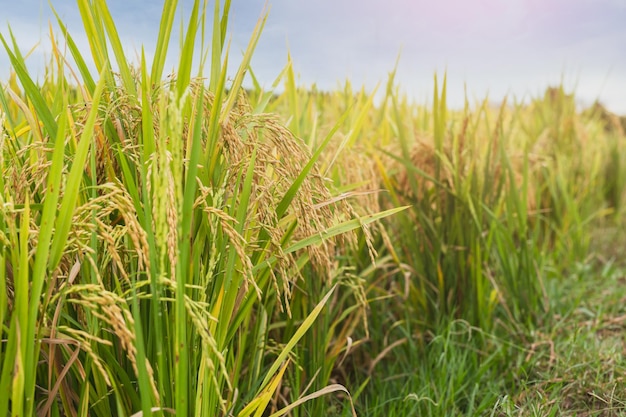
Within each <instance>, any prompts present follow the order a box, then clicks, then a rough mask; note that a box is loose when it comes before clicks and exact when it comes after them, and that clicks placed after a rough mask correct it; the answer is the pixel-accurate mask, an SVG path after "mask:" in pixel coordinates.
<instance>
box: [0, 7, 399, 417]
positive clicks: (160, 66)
mask: <svg viewBox="0 0 626 417" xmlns="http://www.w3.org/2000/svg"><path fill="white" fill-rule="evenodd" d="M78 7H79V10H80V13H81V16H82V19H83V23H84V28H85V33H86V35H87V37H88V39H89V41H90V49H91V56H90V57H89V58H88V57H86V56H84V55H83V53H84V51H79V50H78V49H77V47H76V44H75V42H74V41H73V38H72V35H71V34H70V33H69V32H68V31H67V30H66V29H65V28H64V26H63V22H62V21H61V20H59V21H58V23H59V26H60V28H61V31H62V34H63V37H64V40H65V42H66V44H67V47H68V50H69V51H70V53H71V57H72V59H73V61H74V62H75V65H76V67H75V68H76V69H77V70H78V74H80V75H78V74H77V73H76V72H74V69H72V68H70V67H68V66H67V61H68V60H67V58H68V57H66V56H64V55H63V54H62V52H61V50H62V48H61V47H60V46H59V45H58V44H57V43H56V41H55V40H54V36H53V35H52V34H53V32H52V30H51V35H52V36H53V45H52V46H53V56H52V61H51V63H50V66H49V67H48V71H47V74H46V77H45V80H44V82H43V84H42V85H40V86H38V85H36V83H35V82H34V81H33V79H32V78H31V76H30V74H29V72H28V69H27V68H26V63H25V59H24V57H23V56H22V55H21V53H20V51H19V49H18V48H17V44H16V40H15V38H14V37H13V35H12V34H11V33H10V32H9V36H8V37H5V36H2V38H0V39H1V40H2V42H3V44H4V47H5V49H6V51H7V53H8V55H9V58H10V60H11V63H12V65H13V68H14V70H15V74H16V76H17V78H12V79H11V80H10V83H9V85H8V86H7V87H6V88H4V89H3V91H2V100H1V103H2V113H1V114H2V122H3V123H2V125H3V130H2V151H1V154H2V160H1V162H2V166H1V169H2V172H3V182H4V184H3V190H4V191H3V193H2V208H3V209H2V210H3V212H2V222H0V223H1V224H2V248H1V250H0V257H1V259H0V261H1V262H2V263H3V264H4V265H5V266H6V268H2V275H3V277H4V279H3V282H4V283H5V285H3V286H2V290H3V291H2V293H1V294H0V306H1V307H2V308H1V310H2V312H1V314H2V317H1V318H2V323H3V324H5V325H6V327H4V330H3V339H4V340H6V343H3V344H2V352H3V354H2V361H1V364H0V366H1V368H2V374H1V377H0V388H1V389H2V390H3V392H7V393H10V395H7V396H2V397H3V399H2V401H0V415H6V414H7V413H9V412H10V413H11V414H12V415H33V414H34V413H35V412H36V413H38V414H41V415H103V416H104V415H107V416H109V415H131V414H133V415H135V413H139V414H143V415H150V414H158V415H162V414H168V413H173V412H176V413H177V414H180V415H233V414H236V415H240V416H248V415H256V416H259V415H262V414H263V413H264V412H266V410H273V411H275V412H276V415H281V414H284V413H286V412H288V411H289V409H290V408H293V407H294V406H295V405H297V404H298V402H297V401H294V403H293V404H292V405H291V406H290V407H287V408H283V410H282V411H278V409H279V408H281V407H280V404H276V403H274V404H273V405H270V402H271V401H272V399H274V398H275V397H276V395H277V392H278V389H279V387H280V386H281V383H282V381H283V380H284V375H285V372H286V371H287V369H290V368H292V367H293V365H290V363H291V362H293V361H294V360H295V361H299V358H296V357H294V356H293V355H294V352H295V349H296V346H297V345H298V344H299V343H300V341H301V339H302V338H303V336H304V335H305V334H306V333H307V331H308V330H309V329H311V327H312V325H313V323H314V322H315V321H316V319H317V318H318V316H319V315H320V313H321V312H322V311H323V310H324V309H325V308H327V304H328V303H329V300H331V297H333V296H334V295H335V294H337V293H338V292H342V293H344V292H345V291H343V290H341V291H340V290H338V289H337V287H341V288H347V289H348V290H349V288H350V287H349V286H347V285H345V284H344V283H342V279H341V276H342V274H341V272H340V271H339V270H337V267H336V265H335V264H334V260H333V259H334V251H335V245H336V242H335V241H336V238H337V236H338V235H342V234H345V233H349V232H351V231H352V230H355V229H359V228H361V227H365V226H366V225H367V224H368V223H371V222H373V221H376V220H378V219H380V218H383V217H385V216H387V215H390V214H393V213H395V212H398V211H399V210H401V209H393V210H389V211H387V212H383V213H377V214H373V215H370V216H368V217H359V218H353V216H352V213H351V211H350V209H349V206H348V205H347V203H346V202H345V201H343V199H342V198H336V197H334V196H333V195H332V192H331V189H330V188H329V187H328V184H327V183H326V182H325V180H324V178H323V177H322V175H321V173H320V172H319V168H318V161H317V160H318V158H319V155H320V153H321V151H322V150H323V147H324V144H328V143H329V142H330V139H331V138H332V135H329V136H328V137H327V139H325V141H324V142H323V143H322V144H320V147H319V152H316V153H311V152H310V151H309V150H308V149H307V148H306V146H304V144H303V143H302V142H301V141H300V140H299V139H298V138H296V137H294V136H293V134H292V133H291V132H290V131H289V130H287V129H286V128H285V127H283V126H282V125H281V124H280V123H278V122H277V121H276V119H275V118H274V117H272V116H270V115H267V114H259V113H254V112H253V111H252V109H251V107H250V106H249V104H248V103H247V101H246V99H245V98H244V96H243V95H242V94H241V84H242V82H243V78H244V76H245V74H246V71H247V69H248V64H249V61H250V57H251V55H252V52H253V50H254V46H255V45H256V42H257V41H258V38H259V36H260V33H261V30H262V28H263V24H264V21H265V15H263V16H262V17H261V19H260V20H259V23H258V25H257V27H256V28H255V30H254V32H253V35H252V39H251V41H250V44H249V47H248V50H247V51H246V52H245V54H244V59H243V62H242V63H241V66H240V67H239V69H238V71H237V72H236V74H235V77H234V80H233V81H232V82H231V83H229V84H227V83H226V73H227V65H228V50H227V49H226V48H225V38H226V31H227V23H228V17H227V16H228V12H229V8H230V2H229V1H226V2H225V3H224V4H223V5H222V4H221V3H220V2H216V3H215V8H214V11H213V19H212V20H213V25H212V30H211V29H209V30H210V31H211V33H212V35H211V44H210V45H205V38H204V33H205V32H207V31H209V30H207V28H206V27H205V21H206V16H207V3H206V2H204V3H202V2H200V1H195V2H194V4H193V9H192V11H191V14H190V16H189V21H188V23H187V25H186V26H185V28H184V32H183V39H182V49H181V50H180V59H179V63H178V66H177V70H176V72H175V76H174V78H173V79H172V80H171V81H162V79H163V73H164V66H165V58H166V56H167V54H168V45H169V43H170V42H169V40H170V37H171V32H172V30H173V19H174V16H175V13H174V12H175V10H176V9H177V2H176V1H171V0H169V1H166V2H165V3H164V9H163V19H162V21H161V26H160V30H159V37H158V42H157V47H156V53H155V54H154V55H155V58H154V61H153V63H152V65H151V67H149V66H148V63H147V62H146V60H145V58H144V56H145V55H144V54H143V52H142V62H141V63H140V65H139V66H138V67H133V66H131V65H129V63H128V61H127V59H126V57H125V52H124V50H123V48H122V44H121V42H120V39H119V37H118V33H117V30H116V27H115V24H114V22H113V20H112V18H111V15H110V12H109V10H108V8H107V4H106V2H105V1H100V0H98V1H94V2H87V1H82V0H81V1H78ZM198 44H199V45H198ZM198 48H199V50H200V51H201V52H200V62H199V66H198V68H197V69H196V70H197V76H196V77H194V76H193V72H194V69H193V67H192V62H193V57H194V51H196V50H197V49H198ZM209 56H210V57H211V60H210V70H209V72H210V79H209V83H208V87H206V86H205V85H204V83H203V82H202V81H201V78H199V77H200V76H202V74H204V73H205V60H206V58H207V57H209ZM89 60H91V61H93V62H94V64H95V67H96V70H97V71H98V75H94V74H92V73H91V72H90V71H89V69H88V65H87V62H88V61H89ZM114 63H115V66H114ZM348 240H349V239H348ZM306 271H310V273H313V272H314V273H315V279H316V281H319V284H318V283H317V282H309V281H303V280H302V277H303V275H304V274H305V272H306ZM298 288H302V289H303V290H304V291H306V294H307V295H306V298H305V299H304V300H303V301H298V300H297V297H295V296H294V291H300V290H299V289H298ZM349 291H350V290H349ZM282 315H285V318H283V319H281V321H279V322H276V319H277V318H278V317H281V316H282ZM284 320H286V322H285V321H284ZM324 372H325V374H327V373H328V371H324ZM327 379H328V378H326V380H327ZM326 385H327V384H323V385H322V386H320V388H319V389H318V390H316V392H314V393H311V392H308V393H307V394H308V397H305V398H303V399H302V400H301V401H300V403H301V402H304V401H305V400H307V399H312V398H316V397H317V396H319V395H322V394H325V393H330V392H334V391H337V390H344V391H345V388H344V387H343V386H340V385H330V386H326ZM297 388H299V387H297ZM299 392H300V391H299ZM302 393H303V394H304V391H302ZM174 410H175V411H174Z"/></svg>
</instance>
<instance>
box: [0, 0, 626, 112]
mask: <svg viewBox="0 0 626 417" xmlns="http://www.w3.org/2000/svg"><path fill="white" fill-rule="evenodd" d="M51 2H52V4H53V5H54V7H55V8H57V10H58V12H59V13H60V14H61V16H62V17H63V18H64V20H65V22H66V24H67V25H68V27H69V29H70V31H71V32H72V33H73V36H74V38H75V40H76V41H77V42H78V43H79V46H81V47H83V48H87V42H86V39H85V37H84V36H83V35H82V27H81V24H80V22H79V14H78V9H77V6H76V3H75V2H74V1H71V0H51ZM179 3H180V5H181V6H182V7H184V8H185V9H187V10H188V9H189V6H190V5H191V0H180V2H179ZM264 3H265V0H233V1H232V9H231V18H232V19H231V26H230V36H231V38H232V48H233V51H232V52H231V56H233V57H237V56H239V51H240V50H242V49H243V48H244V47H245V45H246V43H247V40H248V38H249V35H250V32H251V30H252V29H253V27H254V24H255V22H256V19H257V18H258V17H259V15H260V14H261V12H262V9H263V5H264ZM269 4H270V7H271V10H270V15H269V19H268V22H267V26H266V29H265V31H264V34H263V36H262V39H261V42H260V44H259V47H258V49H257V52H256V54H255V57H254V59H253V62H252V65H253V69H254V71H255V73H256V74H257V76H258V78H259V79H260V81H261V82H262V83H263V84H264V85H265V86H267V87H269V86H270V85H271V83H272V81H273V80H274V78H275V77H276V76H277V74H278V73H279V71H280V69H281V68H282V67H283V66H284V64H285V63H286V59H287V58H286V57H287V51H288V50H289V51H290V52H291V55H292V57H293V60H294V63H295V69H296V72H297V73H298V74H299V76H300V77H299V79H300V82H301V83H302V84H304V85H310V84H312V83H314V82H315V83H317V85H318V86H319V87H322V88H326V89H331V88H335V87H337V86H338V85H339V84H340V83H342V82H343V81H344V80H345V79H347V78H350V79H351V80H352V82H353V84H355V85H356V86H360V85H362V84H364V85H365V86H366V87H367V88H368V89H372V88H373V87H374V86H375V85H376V84H377V83H378V82H381V83H383V85H384V82H385V81H386V78H387V74H388V73H389V72H390V71H391V70H392V69H393V67H394V64H395V60H396V57H397V56H398V53H400V52H401V56H400V63H399V66H398V82H399V83H400V85H401V87H403V88H404V90H405V91H406V92H407V93H408V94H409V95H410V96H411V97H413V98H414V99H415V100H417V101H418V102H420V103H424V102H426V101H427V100H428V99H429V98H430V95H431V94H432V87H433V83H432V76H433V74H434V73H435V72H438V73H439V74H443V72H444V71H445V70H447V72H448V82H449V101H450V102H451V104H452V105H455V106H460V105H462V103H463V97H464V84H466V85H467V91H468V94H469V98H470V101H474V100H475V99H482V98H484V97H485V96H486V95H487V93H489V97H490V98H491V99H492V101H498V100H500V99H501V98H502V97H503V96H504V95H505V94H507V93H509V94H512V95H515V96H516V97H517V98H518V99H523V98H524V97H528V96H537V95H539V94H541V93H542V92H543V90H544V89H545V88H546V86H548V85H553V84H557V83H559V82H560V81H561V79H563V80H564V82H565V86H566V88H568V89H574V88H575V89H576V93H577V96H578V98H579V100H580V101H581V103H582V104H589V103H591V102H592V101H593V100H594V99H596V98H600V100H601V101H603V102H604V103H605V104H606V105H607V106H608V107H609V108H611V109H612V110H614V111H616V112H619V113H622V114H626V48H625V46H626V0H438V1H435V0H316V1H314V0H307V1H304V0H270V1H269ZM108 5H109V8H110V9H111V12H112V14H113V15H114V18H115V19H116V22H117V25H118V30H119V32H120V35H121V37H122V39H123V41H124V42H125V45H126V47H127V50H128V55H129V57H131V58H134V57H135V56H136V54H135V53H136V51H139V50H140V46H141V45H145V47H146V51H147V52H148V53H149V52H150V51H151V50H152V48H153V45H154V43H155V39H156V33H157V25H158V22H159V19H160V13H161V8H162V1H148V0H109V1H108ZM0 10H2V11H3V13H2V15H1V16H0V32H2V33H3V34H7V33H8V31H7V23H8V24H10V25H11V27H12V29H13V32H14V34H15V35H16V37H17V39H18V41H19V44H20V46H21V47H22V48H23V51H26V50H28V49H29V48H31V47H32V46H34V45H35V44H37V42H39V41H41V46H39V47H38V49H37V52H36V53H35V54H33V56H32V57H31V58H30V61H29V65H31V68H33V69H38V68H39V69H40V68H41V65H42V64H41V63H42V62H43V60H42V56H43V55H45V53H47V51H48V50H49V47H48V43H49V40H48V33H47V22H48V20H49V19H50V16H51V14H50V12H49V6H48V2H47V0H46V1H44V0H11V1H9V0H0ZM56 31H57V32H58V30H56ZM85 50H86V51H87V49H85ZM173 65H174V60H172V61H171V66H173ZM7 75H8V62H7V58H6V53H5V52H4V51H3V50H0V80H6V78H7Z"/></svg>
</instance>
